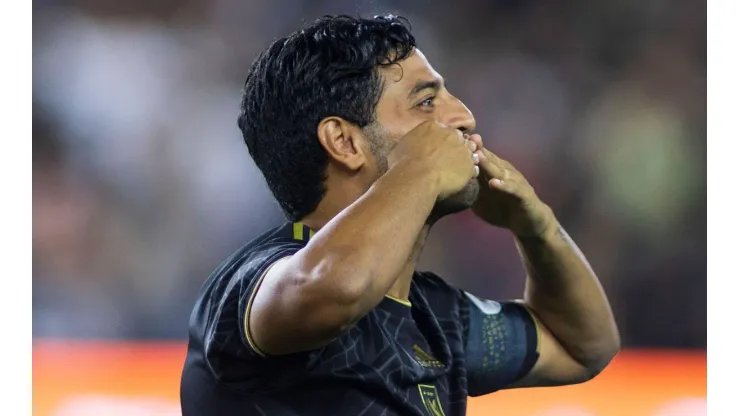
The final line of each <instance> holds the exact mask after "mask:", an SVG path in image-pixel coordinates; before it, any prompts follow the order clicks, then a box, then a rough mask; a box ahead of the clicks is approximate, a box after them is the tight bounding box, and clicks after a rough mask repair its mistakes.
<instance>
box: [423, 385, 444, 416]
mask: <svg viewBox="0 0 740 416" xmlns="http://www.w3.org/2000/svg"><path fill="white" fill-rule="evenodd" d="M419 394H420V395H421V402H422V403H424V407H425V408H426V409H427V413H429V416H445V412H444V410H442V402H441V401H440V400H439V395H438V394H437V387H435V386H430V385H428V384H419Z"/></svg>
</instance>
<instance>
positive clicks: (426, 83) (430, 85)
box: [409, 79, 444, 98]
mask: <svg viewBox="0 0 740 416" xmlns="http://www.w3.org/2000/svg"><path fill="white" fill-rule="evenodd" d="M443 82H444V81H442V80H441V79H432V80H421V81H418V82H417V83H416V85H414V88H412V89H411V91H410V92H409V98H413V97H414V96H415V95H416V94H418V93H420V92H422V91H424V90H427V89H429V90H434V91H439V90H440V89H442V83H443Z"/></svg>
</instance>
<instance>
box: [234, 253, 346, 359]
mask: <svg viewBox="0 0 740 416" xmlns="http://www.w3.org/2000/svg"><path fill="white" fill-rule="evenodd" d="M297 257H298V256H286V257H283V258H280V259H278V260H277V261H275V262H274V263H272V264H271V265H270V266H269V267H268V268H267V269H266V270H265V271H264V273H262V274H261V275H260V277H259V280H258V281H257V284H256V285H255V286H254V288H253V289H252V290H251V293H250V294H249V296H248V300H247V301H246V302H245V305H244V308H243V311H244V314H243V317H242V319H241V322H242V324H243V326H244V334H245V338H246V341H247V342H248V344H249V346H250V348H251V349H252V350H254V351H255V352H257V353H258V354H259V355H262V356H275V355H286V354H291V353H296V352H302V351H309V350H313V349H316V348H319V347H322V346H324V345H326V344H328V343H329V342H331V341H332V340H334V339H335V338H337V337H338V336H339V335H340V334H341V333H342V332H343V331H344V330H346V329H347V326H348V324H350V322H348V321H349V319H348V317H349V315H350V314H348V313H347V311H348V309H349V307H348V305H342V304H341V302H335V301H331V300H332V299H339V298H341V297H340V296H332V290H333V289H332V288H326V287H318V286H319V285H316V284H312V283H314V282H310V281H309V280H310V277H307V276H304V275H301V274H300V272H297V271H296V270H298V267H296V264H295V263H296V262H298V261H300V259H298V258H297Z"/></svg>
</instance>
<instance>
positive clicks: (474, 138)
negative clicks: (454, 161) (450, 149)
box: [468, 134, 483, 149]
mask: <svg viewBox="0 0 740 416" xmlns="http://www.w3.org/2000/svg"><path fill="white" fill-rule="evenodd" d="M468 137H469V139H470V141H471V142H473V143H475V144H476V145H477V146H478V149H483V138H482V137H480V134H471V135H470V136H468Z"/></svg>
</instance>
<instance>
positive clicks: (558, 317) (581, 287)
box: [517, 217, 620, 372]
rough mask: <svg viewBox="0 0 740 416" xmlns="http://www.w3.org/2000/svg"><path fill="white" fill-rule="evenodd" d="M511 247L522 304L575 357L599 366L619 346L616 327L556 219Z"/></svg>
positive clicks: (595, 279)
mask: <svg viewBox="0 0 740 416" xmlns="http://www.w3.org/2000/svg"><path fill="white" fill-rule="evenodd" d="M553 218H554V217H553ZM517 248H518V249H519V252H520V254H521V255H522V259H523V261H524V265H525V268H526V271H527V282H526V289H525V296H524V300H525V302H526V304H527V306H528V307H530V308H531V309H532V310H533V311H534V312H535V313H536V314H537V316H538V317H539V318H540V320H541V321H542V323H544V324H545V325H546V326H547V328H548V329H549V330H550V332H552V334H553V335H554V337H555V338H557V339H558V341H559V342H560V344H561V345H562V346H563V348H565V350H566V351H567V352H568V353H569V354H570V355H571V356H572V357H573V358H574V359H575V360H576V361H578V362H579V363H581V364H582V365H584V366H585V367H586V368H588V369H589V370H591V371H594V372H599V371H601V369H603V368H604V367H605V366H606V365H607V364H608V363H609V361H610V360H611V359H612V357H613V356H614V355H615V354H616V353H617V351H618V349H619V345H620V340H619V332H618V329H617V325H616V323H615V321H614V316H613V315H612V310H611V307H610V305H609V301H608V300H607V298H606V295H605V293H604V290H603V288H602V287H601V284H600V283H599V280H598V277H597V276H596V274H595V273H594V271H593V269H592V268H591V266H590V265H589V263H588V261H587V260H586V258H585V256H584V255H583V253H582V252H581V250H580V249H579V248H578V247H577V246H576V244H575V243H574V242H573V240H571V238H570V237H569V236H568V234H567V233H566V232H565V230H564V229H563V228H562V227H561V226H560V224H558V223H557V221H556V220H553V223H552V226H551V227H550V228H549V229H548V231H547V232H546V233H545V234H543V236H542V237H540V238H517Z"/></svg>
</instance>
